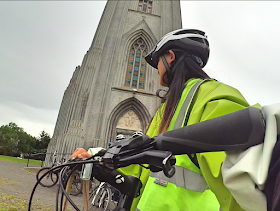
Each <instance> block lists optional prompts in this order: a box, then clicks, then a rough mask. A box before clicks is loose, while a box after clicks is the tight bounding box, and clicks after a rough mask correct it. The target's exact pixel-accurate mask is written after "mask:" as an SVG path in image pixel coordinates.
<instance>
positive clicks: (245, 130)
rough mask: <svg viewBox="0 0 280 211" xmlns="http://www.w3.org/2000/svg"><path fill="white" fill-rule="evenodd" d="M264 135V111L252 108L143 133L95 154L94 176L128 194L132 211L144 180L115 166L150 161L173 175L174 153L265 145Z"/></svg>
mask: <svg viewBox="0 0 280 211" xmlns="http://www.w3.org/2000/svg"><path fill="white" fill-rule="evenodd" d="M264 134H265V122H264V118H263V115H262V113H261V111H260V110H259V109H257V108H253V107H249V108H246V109H243V110H240V111H237V112H234V113H231V114H227V115H224V116H220V117H217V118H214V119H211V120H207V121H204V122H200V123H197V124H194V125H191V126H186V127H183V128H180V129H177V130H173V131H170V132H166V133H163V134H160V135H159V136H157V137H154V138H150V137H149V136H147V135H143V136H140V137H136V138H133V139H129V140H124V141H121V142H117V143H115V144H114V145H112V146H110V147H109V148H108V149H107V150H104V151H102V152H100V153H98V155H95V156H93V157H92V159H95V158H96V157H97V156H99V163H98V164H97V163H96V160H94V161H92V162H93V163H94V165H93V171H92V172H93V174H92V176H94V177H95V178H97V179H98V180H100V181H104V182H108V183H109V184H110V185H112V186H114V187H116V188H117V189H119V190H120V191H121V192H122V193H123V194H125V195H126V196H127V198H126V201H125V203H123V204H122V206H124V208H125V209H127V210H129V209H130V206H131V204H132V201H133V199H134V197H136V196H137V194H138V193H139V191H140V189H141V181H140V180H139V179H138V178H136V177H133V176H126V175H123V174H121V173H120V172H118V171H116V170H115V169H117V168H120V167H125V166H128V165H131V164H149V165H150V169H151V170H152V171H161V170H163V172H164V174H165V175H166V176H167V177H172V176H173V175H174V173H175V168H174V166H173V165H174V164H175V161H176V159H175V157H174V156H173V155H172V154H194V153H201V152H210V151H230V150H245V149H247V148H249V147H251V146H254V145H257V144H261V143H262V142H263V139H264ZM75 163H78V162H75Z"/></svg>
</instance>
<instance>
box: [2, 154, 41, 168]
mask: <svg viewBox="0 0 280 211" xmlns="http://www.w3.org/2000/svg"><path fill="white" fill-rule="evenodd" d="M0 160H4V161H10V162H15V163H25V164H27V160H28V159H18V158H15V157H10V156H5V155H0ZM41 163H42V162H41V161H39V160H32V159H29V164H30V165H40V166H41Z"/></svg>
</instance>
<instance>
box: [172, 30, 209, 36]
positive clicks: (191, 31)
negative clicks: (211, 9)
mask: <svg viewBox="0 0 280 211" xmlns="http://www.w3.org/2000/svg"><path fill="white" fill-rule="evenodd" d="M179 34H200V35H202V36H204V35H205V33H204V32H202V31H199V30H194V29H187V30H180V31H178V32H176V33H175V34H174V35H179Z"/></svg>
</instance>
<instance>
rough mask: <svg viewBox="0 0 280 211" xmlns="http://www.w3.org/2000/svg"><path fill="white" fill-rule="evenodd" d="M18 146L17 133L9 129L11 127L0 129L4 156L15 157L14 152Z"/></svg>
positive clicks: (0, 140)
mask: <svg viewBox="0 0 280 211" xmlns="http://www.w3.org/2000/svg"><path fill="white" fill-rule="evenodd" d="M17 144H18V135H17V133H16V132H15V131H14V130H13V129H12V128H11V127H9V125H3V126H1V127H0V147H1V151H2V154H4V155H13V151H14V150H15V148H16V147H17Z"/></svg>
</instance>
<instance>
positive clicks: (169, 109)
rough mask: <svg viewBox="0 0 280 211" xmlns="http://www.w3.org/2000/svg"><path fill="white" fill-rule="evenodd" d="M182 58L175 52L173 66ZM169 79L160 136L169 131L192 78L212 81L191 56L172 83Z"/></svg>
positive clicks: (179, 66)
mask: <svg viewBox="0 0 280 211" xmlns="http://www.w3.org/2000/svg"><path fill="white" fill-rule="evenodd" d="M180 56H182V54H181V53H180V52H175V58H176V59H175V61H174V63H173V64H175V63H176V60H177V59H178V58H180ZM165 74H167V73H165ZM169 77H170V76H169ZM169 77H168V82H169V83H168V86H169V90H168V92H167V93H166V95H165V97H164V98H163V99H165V100H166V105H165V108H164V112H163V114H160V116H162V121H161V124H160V126H159V134H160V133H163V132H165V131H166V130H167V128H168V126H169V124H170V122H171V119H172V117H173V115H174V112H175V110H176V108H177V105H178V103H179V101H180V98H181V95H182V92H183V90H184V88H185V83H186V82H187V81H188V80H189V79H191V78H201V79H210V77H209V76H208V75H207V74H206V73H205V72H204V71H203V70H202V68H201V67H200V66H199V65H198V64H197V63H196V62H195V61H194V60H193V59H192V58H191V57H190V56H186V57H185V58H184V59H183V60H182V61H181V62H180V64H178V66H177V67H176V69H175V71H174V74H173V77H172V78H171V82H170V78H169ZM163 78H164V77H163Z"/></svg>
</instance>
